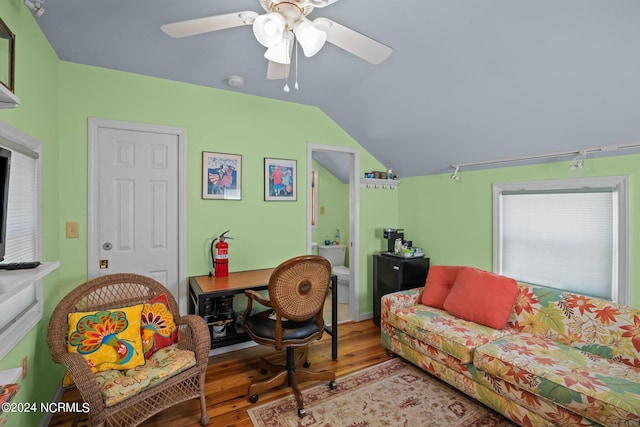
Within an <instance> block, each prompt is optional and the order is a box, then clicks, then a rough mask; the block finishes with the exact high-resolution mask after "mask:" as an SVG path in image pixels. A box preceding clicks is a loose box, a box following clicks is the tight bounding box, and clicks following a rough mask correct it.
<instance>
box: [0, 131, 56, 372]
mask: <svg viewBox="0 0 640 427" xmlns="http://www.w3.org/2000/svg"><path fill="white" fill-rule="evenodd" d="M0 146H2V147H4V148H7V149H9V150H11V151H15V152H20V153H22V154H25V155H27V156H30V157H33V158H34V159H35V173H36V183H35V191H36V206H35V209H36V215H35V221H36V224H35V230H34V233H35V248H34V251H35V254H36V257H37V258H38V260H41V259H42V219H41V217H42V215H41V209H42V190H41V182H42V179H41V176H42V175H41V173H42V162H41V144H40V142H39V141H37V140H36V139H34V138H32V137H30V136H29V135H27V134H24V133H22V132H20V131H19V130H17V129H15V128H13V127H11V126H10V125H8V124H6V123H4V122H2V121H0ZM9 197H11V196H9ZM8 261H9V262H10V260H8ZM5 262H6V261H5ZM54 268H57V266H54V267H50V266H48V265H47V266H43V267H38V268H37V269H35V270H16V271H12V272H6V273H5V276H6V277H7V279H8V280H10V281H12V282H15V284H14V285H13V286H6V287H7V288H8V289H7V290H6V292H5V294H4V295H3V297H6V298H7V299H6V300H5V303H7V302H10V301H11V299H12V298H17V297H18V296H19V294H20V293H21V291H22V290H23V289H25V287H26V286H33V287H34V295H35V301H33V303H32V304H31V305H30V306H29V307H27V309H26V310H24V311H22V312H21V313H19V314H18V315H17V316H16V317H14V318H13V320H11V321H10V322H9V323H8V324H7V326H6V327H5V329H4V330H2V331H1V332H0V341H2V343H3V345H2V346H0V360H1V359H3V358H4V357H5V356H6V355H7V354H8V353H9V352H10V351H11V350H12V349H13V348H14V347H15V346H16V344H18V343H19V342H20V341H21V340H22V339H23V338H24V337H25V336H26V335H27V334H28V333H29V332H30V331H31V329H32V328H33V327H34V326H35V325H37V324H38V322H40V320H41V319H42V316H43V313H44V303H43V299H44V298H43V291H42V277H43V276H44V275H45V274H46V273H47V272H49V271H50V270H51V269H54ZM9 275H10V276H9ZM23 285H26V286H25V287H22V286H23Z"/></svg>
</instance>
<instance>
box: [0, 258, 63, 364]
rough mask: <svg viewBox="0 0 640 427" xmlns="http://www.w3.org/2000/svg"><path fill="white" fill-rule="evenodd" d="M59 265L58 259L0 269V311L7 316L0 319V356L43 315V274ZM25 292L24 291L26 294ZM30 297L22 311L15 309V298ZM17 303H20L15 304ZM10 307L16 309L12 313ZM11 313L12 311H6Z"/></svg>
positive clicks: (4, 354)
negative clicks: (22, 268)
mask: <svg viewBox="0 0 640 427" xmlns="http://www.w3.org/2000/svg"><path fill="white" fill-rule="evenodd" d="M58 267H60V263H59V262H57V261H55V262H45V263H42V264H41V265H39V266H38V267H36V268H31V269H25V270H9V271H1V272H0V301H2V303H0V313H2V312H4V313H5V316H9V320H6V319H5V320H3V326H2V328H1V329H0V342H2V346H0V360H1V359H3V358H4V357H5V356H6V355H7V354H8V353H9V352H10V351H11V350H12V349H13V347H15V345H16V344H18V343H19V342H20V340H22V338H24V337H25V335H27V333H29V331H30V330H31V329H32V328H33V327H34V326H35V325H37V324H38V322H39V321H40V319H42V313H43V301H42V282H41V280H42V278H44V277H45V276H46V275H47V274H49V273H51V272H52V271H54V270H56V269H57V268H58ZM25 293H26V294H25ZM25 295H26V298H30V300H27V302H29V301H33V302H32V303H31V304H30V305H28V306H26V309H24V311H22V312H20V313H17V311H19V310H20V309H21V308H18V309H17V310H16V306H15V305H13V306H12V304H15V301H21V300H22V299H23V298H25ZM18 307H20V305H19V306H18ZM12 310H14V311H16V313H12ZM7 313H11V314H7Z"/></svg>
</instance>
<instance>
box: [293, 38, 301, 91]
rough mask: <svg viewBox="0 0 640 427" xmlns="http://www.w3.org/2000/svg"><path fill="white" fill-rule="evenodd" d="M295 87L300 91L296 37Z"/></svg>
mask: <svg viewBox="0 0 640 427" xmlns="http://www.w3.org/2000/svg"><path fill="white" fill-rule="evenodd" d="M293 87H294V88H295V89H296V90H298V89H300V88H299V87H298V38H297V37H296V84H295V85H293Z"/></svg>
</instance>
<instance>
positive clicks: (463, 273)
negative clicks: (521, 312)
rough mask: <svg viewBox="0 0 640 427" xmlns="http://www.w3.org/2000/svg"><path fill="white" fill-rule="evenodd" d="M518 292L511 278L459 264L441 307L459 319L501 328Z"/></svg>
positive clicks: (518, 289) (516, 284)
mask: <svg viewBox="0 0 640 427" xmlns="http://www.w3.org/2000/svg"><path fill="white" fill-rule="evenodd" d="M519 292H520V288H519V287H518V283H517V282H516V281H515V280H514V279H511V278H509V277H506V276H500V275H497V274H493V273H489V272H488V271H483V270H478V269H477V268H472V267H463V268H462V269H461V270H460V272H459V273H458V277H457V278H456V282H455V283H454V284H453V287H452V288H451V292H449V296H447V299H446V300H445V302H444V309H445V310H447V311H448V312H449V313H451V314H453V315H454V316H456V317H459V318H461V319H465V320H470V321H472V322H476V323H479V324H481V325H485V326H489V327H491V328H494V329H502V328H504V326H505V325H506V324H507V322H508V321H509V316H510V315H511V310H512V309H513V305H514V304H515V302H516V298H517V296H518V293H519Z"/></svg>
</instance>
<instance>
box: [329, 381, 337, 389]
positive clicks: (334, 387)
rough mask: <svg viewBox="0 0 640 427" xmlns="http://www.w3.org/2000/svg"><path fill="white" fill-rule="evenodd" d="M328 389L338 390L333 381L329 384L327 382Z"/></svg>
mask: <svg viewBox="0 0 640 427" xmlns="http://www.w3.org/2000/svg"><path fill="white" fill-rule="evenodd" d="M329 388H330V389H331V390H335V389H337V388H338V384H336V382H335V381H330V382H329Z"/></svg>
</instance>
